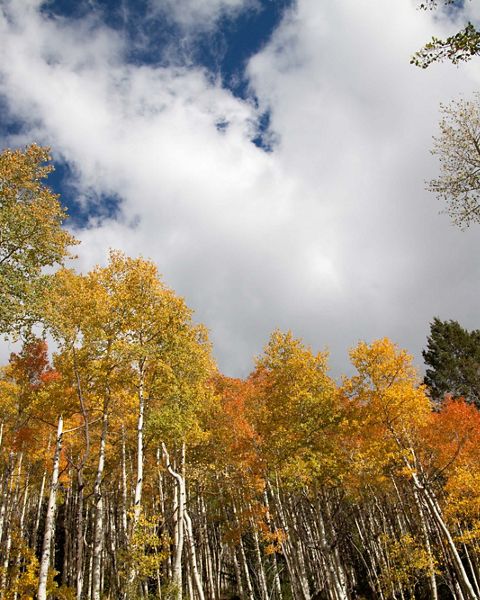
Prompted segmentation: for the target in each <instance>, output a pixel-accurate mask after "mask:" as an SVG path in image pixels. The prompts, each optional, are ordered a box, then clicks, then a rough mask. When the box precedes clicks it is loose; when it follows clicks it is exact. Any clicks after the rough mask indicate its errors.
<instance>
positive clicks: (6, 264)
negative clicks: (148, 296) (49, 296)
mask: <svg viewBox="0 0 480 600" xmlns="http://www.w3.org/2000/svg"><path fill="white" fill-rule="evenodd" d="M49 158H50V157H49V155H48V150H47V149H45V148H40V147H39V146H36V145H32V146H30V147H28V148H27V149H26V150H25V151H23V152H22V151H21V150H5V151H4V152H3V153H2V154H0V332H2V333H12V332H18V331H20V330H22V329H24V328H26V327H28V326H29V325H30V324H31V323H32V322H34V321H35V320H37V319H39V317H40V311H39V299H40V298H41V297H42V296H44V295H45V293H46V290H47V289H48V286H49V282H50V276H48V275H45V274H44V272H43V269H44V268H45V267H52V266H55V265H57V264H59V263H62V261H63V260H64V258H65V257H66V256H67V255H68V246H70V245H72V244H74V243H75V240H74V238H73V237H72V236H71V235H70V234H69V233H68V232H66V231H65V230H63V229H62V223H63V221H64V220H65V217H66V214H65V211H64V210H63V208H62V207H61V205H60V203H59V201H58V198H57V196H56V195H55V194H53V193H52V192H51V190H50V189H49V188H47V187H46V186H45V185H44V184H43V183H42V180H43V179H45V178H46V177H47V175H48V173H49V172H51V171H52V168H53V167H51V166H48V165H46V163H47V161H48V160H49Z"/></svg>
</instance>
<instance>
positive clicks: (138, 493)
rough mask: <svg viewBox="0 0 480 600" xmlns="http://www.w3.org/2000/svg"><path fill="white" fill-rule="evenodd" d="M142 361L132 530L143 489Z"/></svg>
mask: <svg viewBox="0 0 480 600" xmlns="http://www.w3.org/2000/svg"><path fill="white" fill-rule="evenodd" d="M143 368H144V365H143V362H142V363H141V364H140V365H139V368H138V372H139V375H138V377H139V378H138V420H137V481H136V483H135V496H134V500H133V523H132V531H134V529H135V527H136V526H137V523H138V520H139V518H140V512H141V510H142V489H143V424H144V418H145V392H144V373H143Z"/></svg>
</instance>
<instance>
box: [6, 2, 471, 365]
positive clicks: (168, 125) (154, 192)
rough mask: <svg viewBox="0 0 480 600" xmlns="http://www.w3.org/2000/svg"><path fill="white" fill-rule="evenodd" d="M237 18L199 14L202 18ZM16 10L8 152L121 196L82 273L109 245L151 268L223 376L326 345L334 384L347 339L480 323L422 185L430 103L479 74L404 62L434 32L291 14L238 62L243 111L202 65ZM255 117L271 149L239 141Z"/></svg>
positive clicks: (451, 240) (437, 28) (455, 254)
mask: <svg viewBox="0 0 480 600" xmlns="http://www.w3.org/2000/svg"><path fill="white" fill-rule="evenodd" d="M177 4H185V5H188V4H189V1H188V0H185V2H184V3H177ZM244 4H245V3H243V2H242V3H241V2H240V0H239V1H238V2H237V1H235V0H231V2H228V1H223V2H222V1H220V0H215V1H214V0H212V1H211V2H205V3H203V2H202V3H194V5H195V6H197V7H198V6H200V5H202V6H204V8H202V10H205V11H207V8H208V11H207V12H205V15H207V13H208V15H209V16H208V19H213V20H215V19H216V18H217V17H216V15H218V14H220V12H221V11H222V10H227V9H228V10H230V9H232V10H233V9H235V10H237V9H239V8H240V7H241V6H244ZM25 6H27V5H26V4H25V3H23V2H20V1H19V0H10V1H8V2H3V3H0V7H1V12H0V38H1V39H2V44H1V45H0V93H1V94H2V96H3V97H4V99H5V101H6V102H7V105H8V108H9V110H10V113H11V115H12V117H15V118H16V119H17V120H19V121H21V122H22V123H23V124H24V128H23V131H22V133H21V134H20V135H19V136H17V137H16V138H15V139H13V140H9V141H10V142H12V141H13V142H15V143H26V142H29V141H31V140H36V141H38V142H40V143H46V144H49V145H51V146H52V148H53V150H54V152H55V153H56V155H57V156H58V157H60V158H62V159H63V160H66V161H68V163H69V164H71V165H72V166H73V167H74V172H75V174H76V186H77V189H78V194H79V197H86V198H89V197H90V198H93V199H95V198H97V199H98V198H101V196H102V194H104V195H116V196H118V197H119V198H120V199H121V212H120V214H119V215H118V216H117V217H116V218H115V219H106V220H103V221H101V222H97V221H92V222H91V223H90V226H89V227H88V228H86V229H83V230H81V231H78V232H77V235H78V236H79V237H80V238H81V239H82V241H83V244H82V247H81V248H80V250H79V252H80V259H79V268H83V269H86V268H89V267H90V266H91V265H92V264H94V263H96V262H104V261H105V257H106V254H107V250H108V248H109V247H115V248H123V249H124V250H125V251H126V252H128V253H130V254H134V255H137V254H140V253H141V254H143V255H144V256H148V257H151V258H152V259H154V260H155V261H156V263H157V264H158V265H159V268H160V271H161V272H162V273H163V274H164V276H165V279H166V281H167V283H168V284H169V285H171V286H172V287H174V288H175V289H176V290H177V291H178V292H179V293H180V294H182V295H184V296H185V298H186V300H187V302H188V303H189V305H191V306H192V307H193V308H194V309H195V310H196V315H197V318H198V319H199V320H201V321H203V322H205V323H206V325H207V326H208V327H209V328H210V329H211V332H212V338H213V341H214V345H215V352H216V356H217V358H218V360H219V363H220V366H221V367H222V368H223V369H224V370H225V371H226V372H227V373H228V374H235V373H236V374H245V373H246V372H247V371H248V370H249V368H250V367H251V364H252V363H251V358H252V355H253V354H255V353H258V352H260V351H261V347H262V345H263V344H264V343H265V341H266V339H267V336H268V334H269V333H270V331H271V330H272V329H273V328H275V327H280V328H283V329H286V328H291V329H292V330H293V331H294V333H296V334H297V335H300V336H303V337H304V338H305V339H306V340H307V341H308V342H309V343H311V344H312V345H314V346H315V347H316V348H319V347H320V348H323V347H325V346H328V347H330V348H331V351H332V365H333V368H334V372H335V373H336V374H338V373H339V372H341V371H343V370H345V368H346V350H347V348H348V347H349V346H351V345H352V344H354V343H355V342H356V341H357V340H358V339H360V338H362V339H372V338H374V337H378V336H383V335H389V336H391V337H392V338H393V339H394V340H395V341H397V342H398V343H400V344H402V345H404V346H406V347H407V348H409V349H410V350H412V351H415V352H416V353H417V356H419V351H420V348H421V347H422V345H423V343H424V339H425V334H426V332H427V329H428V321H429V320H430V319H431V318H432V317H433V316H434V315H439V316H441V317H442V318H457V319H459V320H461V321H462V322H463V323H464V324H465V325H466V326H471V327H474V326H476V327H478V323H476V322H475V320H474V319H475V314H476V304H477V303H476V298H478V294H479V291H480V290H479V287H480V286H479V283H480V278H479V277H478V270H479V266H478V264H477V263H478V261H477V260H476V259H475V257H476V256H478V250H479V242H478V235H477V234H476V232H475V231H474V230H472V231H470V232H466V233H461V232H459V231H458V230H456V229H454V228H453V227H451V226H450V224H449V222H448V220H447V219H446V217H441V216H439V215H438V210H439V208H440V207H439V206H438V205H437V203H436V201H435V199H434V198H433V197H431V196H429V195H428V194H427V193H426V192H424V189H423V188H424V183H423V182H424V180H425V179H428V178H429V177H430V176H431V175H432V174H433V173H434V170H435V168H436V165H435V163H434V162H433V160H432V158H431V157H430V156H429V153H428V149H429V147H430V145H431V135H432V134H433V133H434V132H435V130H436V122H437V119H438V114H437V107H438V103H439V101H441V100H448V99H450V98H451V97H452V96H456V95H458V93H459V92H464V93H465V94H468V93H469V92H470V91H471V90H472V89H474V88H475V87H476V86H478V71H477V70H476V67H475V65H473V63H472V65H468V66H466V67H465V68H462V69H461V70H460V69H453V68H449V65H440V66H437V67H432V68H431V69H429V70H428V71H426V72H423V71H420V70H418V69H415V68H414V67H412V66H410V65H409V56H410V55H411V54H412V53H413V51H414V50H415V49H417V48H418V47H420V46H421V45H422V44H423V43H424V42H425V41H426V40H428V39H429V37H430V36H431V35H432V34H433V33H436V34H437V35H441V34H442V33H443V32H444V31H445V29H444V27H446V25H444V24H443V22H442V21H438V20H437V21H435V22H434V20H433V18H432V15H430V14H424V13H419V12H418V11H417V10H416V9H415V5H414V3H413V2H411V3H410V2H406V1H405V0H396V1H395V2H392V3H390V4H389V9H388V11H386V10H385V3H384V2H383V1H382V0H368V2H367V0H360V1H359V0H341V1H338V2H334V3H328V2H318V0H299V1H298V2H297V3H296V5H295V6H294V7H293V8H292V9H291V10H290V11H288V13H286V15H285V17H284V19H283V21H282V23H281V24H280V26H279V28H278V29H277V31H276V32H275V33H274V35H273V37H272V39H271V40H270V42H269V43H268V44H267V45H266V46H265V48H264V49H263V50H262V51H261V52H260V53H259V54H258V55H256V56H255V57H253V58H252V59H251V61H250V64H249V66H248V77H249V81H250V87H251V92H252V96H255V97H256V98H257V100H258V103H259V107H258V108H257V104H256V103H254V102H249V101H245V100H241V99H239V98H236V97H235V96H234V95H233V94H232V93H231V91H229V90H228V89H225V88H224V87H222V85H221V83H220V82H219V81H218V80H216V79H215V78H213V77H212V76H211V74H209V73H208V72H206V71H205V70H204V69H200V68H196V67H191V66H190V67H188V68H187V67H183V68H181V67H178V66H177V67H175V68H173V67H172V68H168V67H156V66H154V65H138V64H137V65H134V64H131V63H129V62H128V60H127V58H126V56H127V52H126V48H125V46H124V42H123V41H122V39H121V38H120V37H119V36H118V35H117V33H115V31H112V30H110V29H108V28H107V27H105V26H102V25H101V24H99V23H98V22H96V23H93V22H92V21H89V20H88V19H87V20H84V21H81V22H78V21H77V22H76V23H75V25H73V24H71V23H70V22H69V21H68V20H65V19H58V18H57V19H52V18H48V17H47V16H45V15H43V14H41V12H40V11H39V6H40V5H39V2H38V1H37V2H33V1H31V2H30V3H29V4H28V6H27V8H26V9H25ZM187 8H188V7H187ZM172 10H174V9H173V8H172ZM199 18H200V17H199ZM202 18H204V21H205V20H208V19H207V17H206V16H204V17H202ZM264 110H268V111H270V121H271V129H272V132H273V134H274V136H275V139H276V140H277V143H276V145H275V146H274V149H273V151H272V152H270V153H266V152H264V151H263V150H262V149H260V148H258V147H257V146H256V145H255V144H254V143H253V142H252V139H253V138H254V137H255V135H256V134H257V123H258V119H259V116H260V114H261V113H262V111H264Z"/></svg>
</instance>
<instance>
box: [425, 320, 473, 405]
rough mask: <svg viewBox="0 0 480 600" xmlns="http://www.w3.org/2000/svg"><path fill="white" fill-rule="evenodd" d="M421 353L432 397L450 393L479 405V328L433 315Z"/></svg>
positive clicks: (435, 397) (441, 396) (437, 397)
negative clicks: (474, 328)
mask: <svg viewBox="0 0 480 600" xmlns="http://www.w3.org/2000/svg"><path fill="white" fill-rule="evenodd" d="M422 354H423V358H424V360H425V364H426V365H427V370H426V375H425V384H426V385H427V386H428V388H429V390H430V395H431V397H432V398H433V399H434V400H437V401H440V400H442V399H443V397H444V395H445V394H452V395H453V396H455V397H459V396H463V397H464V398H465V399H466V400H467V401H468V402H472V403H474V404H476V406H477V407H479V406H480V379H479V369H480V330H478V329H476V330H474V331H467V330H466V329H464V328H463V327H462V326H461V325H460V324H459V323H458V322H457V321H452V320H450V321H441V320H440V319H438V318H437V317H435V318H434V320H433V322H432V323H431V326H430V336H429V337H428V341H427V349H426V350H424V351H423V353H422Z"/></svg>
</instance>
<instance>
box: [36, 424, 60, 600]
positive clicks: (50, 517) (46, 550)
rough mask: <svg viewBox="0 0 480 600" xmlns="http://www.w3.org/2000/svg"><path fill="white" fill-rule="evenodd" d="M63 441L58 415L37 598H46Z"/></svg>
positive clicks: (40, 599)
mask: <svg viewBox="0 0 480 600" xmlns="http://www.w3.org/2000/svg"><path fill="white" fill-rule="evenodd" d="M62 441H63V417H62V416H61V415H60V417H59V419H58V427H57V441H56V444H55V454H54V457H53V471H52V481H51V484H50V496H49V498H48V507H47V516H46V518H45V532H44V535H43V546H42V557H41V560H40V570H39V574H38V592H37V598H38V600H47V579H48V568H49V566H50V552H51V547H52V536H53V527H54V522H55V511H56V500H57V488H58V474H59V469H60V452H61V450H62Z"/></svg>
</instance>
